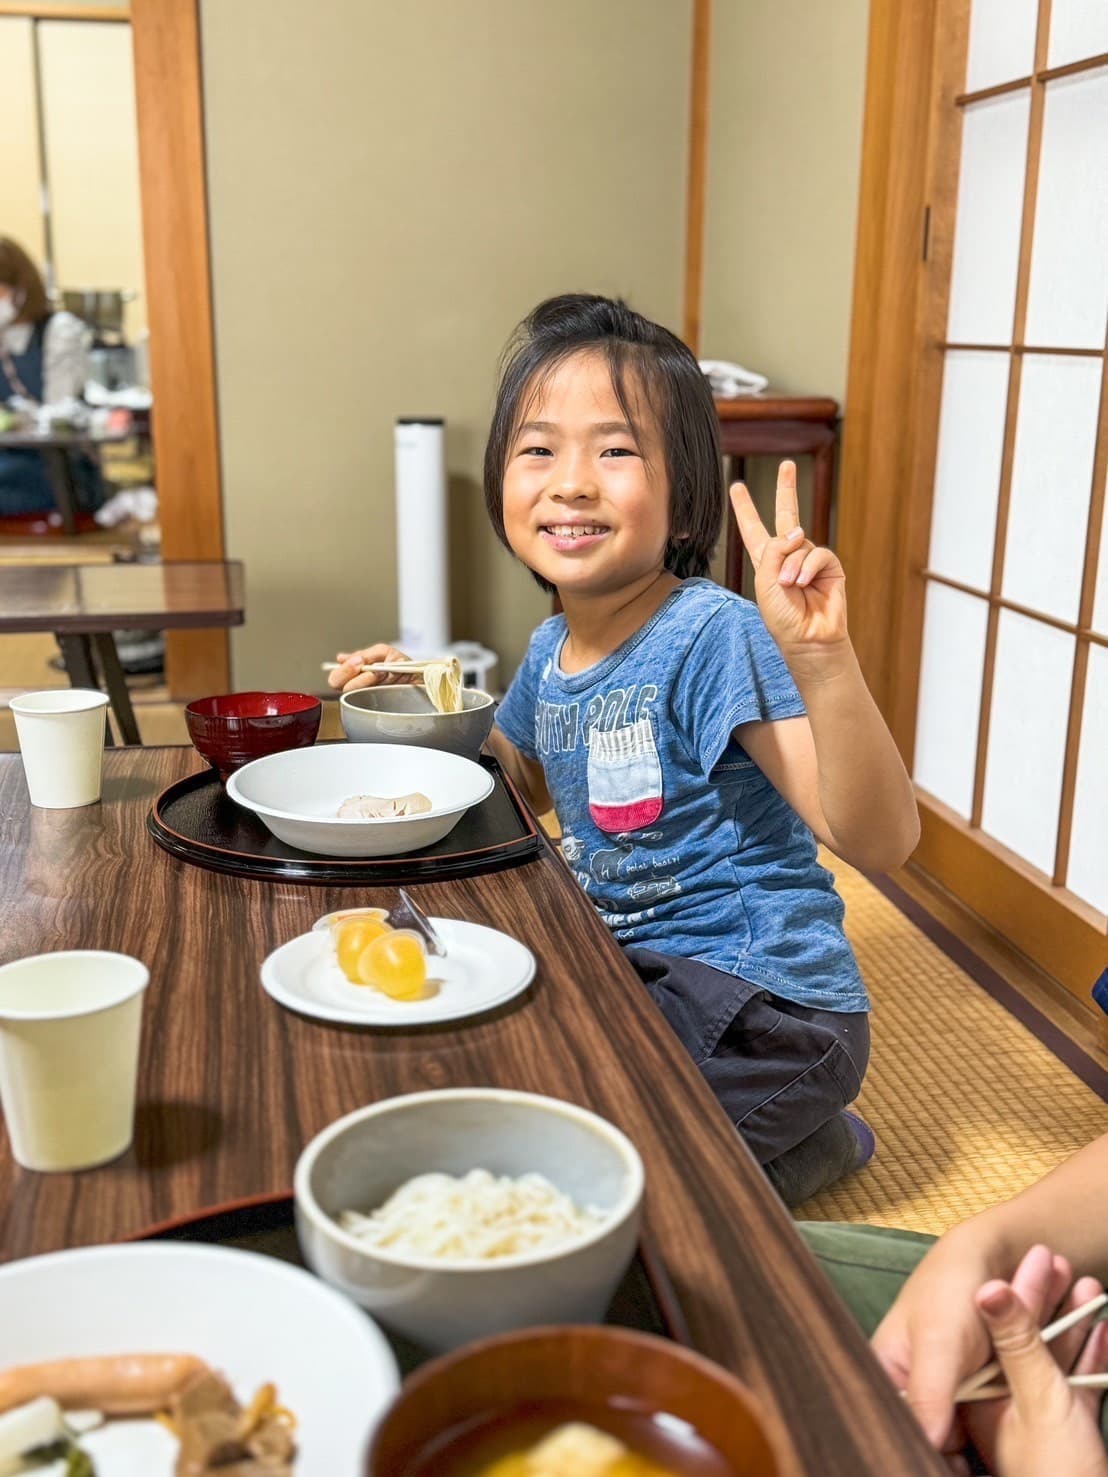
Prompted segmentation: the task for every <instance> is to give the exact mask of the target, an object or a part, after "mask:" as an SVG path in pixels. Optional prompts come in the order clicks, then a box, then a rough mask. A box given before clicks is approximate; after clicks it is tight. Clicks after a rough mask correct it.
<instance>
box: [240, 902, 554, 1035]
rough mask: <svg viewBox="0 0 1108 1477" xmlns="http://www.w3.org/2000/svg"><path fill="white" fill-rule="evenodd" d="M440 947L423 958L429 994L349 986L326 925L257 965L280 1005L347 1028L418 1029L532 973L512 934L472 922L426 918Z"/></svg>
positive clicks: (502, 993)
mask: <svg viewBox="0 0 1108 1477" xmlns="http://www.w3.org/2000/svg"><path fill="white" fill-rule="evenodd" d="M431 926H432V927H433V928H434V930H435V932H436V933H437V934H438V936H439V938H440V939H441V940H442V942H443V947H444V948H445V949H446V957H445V958H444V959H436V958H435V957H434V956H432V955H428V956H427V978H428V980H429V981H437V989H436V993H435V994H434V995H432V996H430V997H429V998H428V999H424V1000H390V999H389V998H388V996H387V995H382V994H381V992H380V991H379V990H373V989H369V988H368V987H366V986H363V985H352V984H351V983H350V981H349V980H348V979H347V978H346V976H345V975H344V974H343V972H342V970H341V969H340V968H339V965H338V960H337V959H336V958H335V951H334V948H333V946H332V944H331V937H330V934H329V933H328V931H327V930H326V929H320V930H318V931H316V932H312V933H302V934H301V935H300V937H299V938H295V939H293V940H292V941H291V942H290V943H287V944H282V945H281V947H280V948H279V949H275V950H274V952H273V953H272V954H270V956H269V958H268V959H267V960H266V961H265V963H264V964H263V965H262V984H263V985H264V986H265V988H266V989H267V990H268V991H269V993H270V994H271V995H272V996H273V998H274V1000H277V1001H279V1002H280V1004H281V1005H287V1006H288V1007H289V1009H290V1010H298V1011H300V1013H301V1014H302V1015H313V1016H315V1017H317V1019H319V1020H323V1021H342V1022H343V1023H344V1024H345V1025H350V1026H424V1025H430V1024H433V1023H434V1022H437V1021H457V1020H462V1019H463V1018H464V1017H465V1016H469V1015H478V1014H480V1013H481V1012H482V1011H485V1010H492V1009H493V1007H494V1006H497V1005H503V1004H504V1002H505V1001H506V1000H512V999H514V997H515V996H516V995H519V994H522V992H523V991H524V990H526V988H527V986H528V985H529V984H530V983H531V981H532V980H533V979H534V977H535V956H534V955H533V954H532V953H531V950H530V949H528V948H525V947H524V945H523V944H521V943H520V942H519V941H518V940H517V939H513V938H509V937H508V935H507V934H506V933H500V932H498V931H497V930H496V929H495V928H484V927H482V925H481V924H479V923H462V922H460V921H459V920H458V919H456V918H432V919H431Z"/></svg>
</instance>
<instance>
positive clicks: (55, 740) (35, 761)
mask: <svg viewBox="0 0 1108 1477" xmlns="http://www.w3.org/2000/svg"><path fill="white" fill-rule="evenodd" d="M10 706H11V710H12V712H13V713H14V714H15V731H16V733H17V734H18V735H19V748H20V752H21V753H22V755H23V771H24V773H25V774H26V776H27V789H28V790H29V791H30V794H31V804H32V805H38V806H41V807H42V808H43V809H44V810H72V809H73V808H74V807H75V806H78V805H93V804H95V802H96V801H97V800H99V799H100V774H101V770H102V769H103V767H104V724H105V722H106V719H107V709H108V699H107V695H106V694H105V693H103V692H96V691H95V690H94V689H92V688H86V687H59V688H56V689H55V690H54V691H49V692H25V693H24V694H23V695H22V697H13V698H12V700H11V704H10Z"/></svg>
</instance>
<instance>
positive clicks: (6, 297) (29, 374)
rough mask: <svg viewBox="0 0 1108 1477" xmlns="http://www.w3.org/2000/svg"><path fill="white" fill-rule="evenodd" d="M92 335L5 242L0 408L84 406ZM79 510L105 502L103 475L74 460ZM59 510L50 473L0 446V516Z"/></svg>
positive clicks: (2, 239)
mask: <svg viewBox="0 0 1108 1477" xmlns="http://www.w3.org/2000/svg"><path fill="white" fill-rule="evenodd" d="M89 339H90V334H89V331H88V329H87V327H86V326H85V324H83V323H82V322H81V320H80V319H79V318H75V317H74V316H73V314H72V313H60V312H54V310H53V309H52V308H51V306H50V300H49V298H48V297H47V295H46V285H45V283H44V282H43V280H42V274H41V273H40V272H39V270H38V268H37V267H36V266H35V264H34V262H33V261H32V260H31V258H30V257H29V256H28V255H27V253H26V252H25V251H24V250H23V248H22V247H21V246H20V245H19V244H18V242H16V241H13V240H12V239H11V238H10V237H9V236H0V405H3V404H6V403H7V402H8V401H10V400H13V399H19V400H23V401H29V402H31V403H33V404H35V405H56V404H58V403H59V402H60V401H63V400H70V399H79V398H80V397H81V395H82V394H83V393H84V388H85V380H86V378H87V375H88V346H89ZM71 457H72V461H73V473H74V476H73V480H74V483H75V486H76V491H77V502H78V507H79V508H80V510H81V511H83V512H92V511H93V510H94V509H95V508H96V507H98V506H99V504H100V502H101V501H102V490H101V483H100V475H99V472H98V470H97V468H96V465H95V463H94V462H92V461H91V460H90V458H88V457H87V456H83V455H79V454H76V453H71ZM56 507H57V502H56V499H55V497H54V491H53V487H52V485H51V482H50V476H49V472H48V469H47V466H46V463H45V461H44V460H43V458H42V457H41V456H40V455H39V454H38V452H36V451H23V450H12V449H8V448H2V447H0V517H4V516H7V517H11V516H13V515H24V516H26V515H33V514H47V513H51V512H53V511H54V510H55V509H56Z"/></svg>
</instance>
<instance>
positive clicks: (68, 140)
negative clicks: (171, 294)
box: [39, 21, 146, 339]
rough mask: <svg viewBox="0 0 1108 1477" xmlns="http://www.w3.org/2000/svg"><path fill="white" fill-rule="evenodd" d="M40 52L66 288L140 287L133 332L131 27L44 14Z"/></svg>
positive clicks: (137, 261) (137, 224)
mask: <svg viewBox="0 0 1108 1477" xmlns="http://www.w3.org/2000/svg"><path fill="white" fill-rule="evenodd" d="M39 54H40V57H41V65H42V101H43V116H44V119H45V132H46V160H47V172H48V177H49V180H50V200H51V223H52V233H53V240H54V270H55V273H56V275H57V286H58V287H59V289H63V288H67V287H70V288H80V287H107V288H122V289H123V290H124V291H126V292H133V293H134V294H135V297H134V300H133V301H132V302H130V303H129V304H128V305H127V309H126V328H127V334H128V337H129V338H131V339H133V338H134V337H135V336H136V335H137V334H139V333H141V332H142V331H143V329H144V328H145V327H146V296H145V287H146V283H145V277H144V272H143V260H142V218H141V213H140V205H139V178H138V135H137V131H136V125H135V76H134V66H133V63H132V57H131V27H130V25H129V24H106V23H103V22H98V21H42V22H41V23H40V25H39Z"/></svg>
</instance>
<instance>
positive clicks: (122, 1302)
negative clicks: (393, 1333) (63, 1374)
mask: <svg viewBox="0 0 1108 1477" xmlns="http://www.w3.org/2000/svg"><path fill="white" fill-rule="evenodd" d="M0 1329H2V1330H3V1335H2V1338H0V1359H2V1361H3V1363H4V1364H5V1365H9V1364H29V1363H39V1362H40V1361H42V1360H47V1359H66V1358H73V1357H79V1356H84V1355H95V1354H133V1353H141V1352H145V1351H149V1352H150V1353H174V1354H176V1353H183V1354H196V1355H199V1357H200V1358H202V1359H204V1360H206V1361H207V1363H209V1364H210V1365H211V1367H212V1368H213V1369H215V1370H217V1371H218V1372H219V1373H221V1374H223V1375H224V1376H225V1377H226V1379H227V1380H228V1381H229V1383H230V1385H231V1387H232V1389H233V1390H234V1392H235V1395H236V1396H237V1398H238V1399H239V1400H240V1401H242V1402H243V1403H245V1402H246V1401H248V1400H249V1399H250V1397H251V1396H252V1395H253V1394H254V1392H255V1391H256V1390H257V1388H258V1386H259V1385H262V1384H265V1383H266V1382H267V1381H269V1380H272V1381H273V1382H274V1384H276V1386H277V1391H278V1394H279V1396H280V1399H281V1402H282V1404H284V1405H286V1406H288V1408H289V1409H290V1410H291V1411H293V1412H294V1414H295V1415H296V1418H297V1422H298V1425H297V1447H298V1450H299V1455H298V1457H297V1462H296V1471H297V1472H298V1473H300V1472H302V1473H304V1474H305V1477H310V1474H312V1473H316V1472H319V1473H323V1472H326V1473H327V1474H328V1477H362V1474H363V1473H364V1471H365V1461H366V1453H367V1451H368V1447H369V1441H370V1438H371V1436H372V1434H373V1431H374V1429H375V1427H376V1425H377V1422H378V1421H379V1420H380V1418H381V1416H382V1415H383V1414H384V1411H385V1408H386V1406H387V1405H388V1404H389V1403H390V1402H391V1400H392V1398H393V1396H394V1395H395V1393H396V1391H397V1389H398V1388H399V1383H400V1381H399V1376H398V1374H397V1368H396V1361H395V1359H394V1358H393V1356H392V1352H391V1350H390V1349H389V1346H388V1344H387V1343H386V1342H385V1338H384V1335H383V1334H382V1333H381V1332H380V1330H379V1329H378V1328H377V1327H376V1325H375V1324H373V1323H371V1322H370V1320H369V1319H368V1318H367V1316H366V1315H365V1314H364V1313H363V1312H362V1311H361V1310H360V1309H359V1308H356V1307H355V1306H354V1304H353V1303H351V1302H349V1301H347V1299H346V1298H344V1297H342V1296H341V1295H340V1294H339V1293H337V1292H335V1291H334V1290H333V1289H332V1288H330V1287H327V1286H326V1285H325V1284H324V1283H322V1282H320V1281H319V1280H318V1279H317V1278H315V1277H313V1276H311V1275H310V1273H308V1272H304V1271H302V1270H301V1269H300V1268H299V1267H292V1266H289V1265H288V1264H287V1263H285V1262H280V1261H276V1260H274V1258H272V1257H267V1256H258V1255H256V1254H255V1253H253V1252H248V1251H232V1250H230V1249H228V1248H225V1247H220V1246H190V1245H187V1244H178V1245H157V1244H150V1245H135V1246H93V1247H87V1248H84V1249H82V1250H79V1251H59V1252H53V1253H51V1254H50V1255H48V1256H37V1257H30V1258H28V1259H27V1260H26V1261H20V1262H12V1263H10V1264H9V1265H8V1266H5V1267H0ZM81 1444H82V1445H83V1446H84V1447H85V1448H86V1450H87V1451H88V1453H89V1455H90V1457H91V1458H92V1460H93V1462H94V1463H95V1465H96V1470H97V1473H98V1474H99V1477H172V1473H173V1468H174V1462H175V1459H176V1452H177V1442H176V1441H175V1440H174V1439H173V1437H172V1436H171V1435H170V1434H169V1433H168V1432H167V1431H165V1430H163V1428H162V1427H161V1426H159V1425H158V1424H157V1423H156V1422H155V1421H152V1420H141V1421H115V1422H109V1423H108V1424H107V1425H106V1426H105V1427H104V1428H103V1429H102V1430H100V1431H96V1432H93V1433H92V1434H91V1435H90V1436H87V1437H84V1438H82V1442H81Z"/></svg>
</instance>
